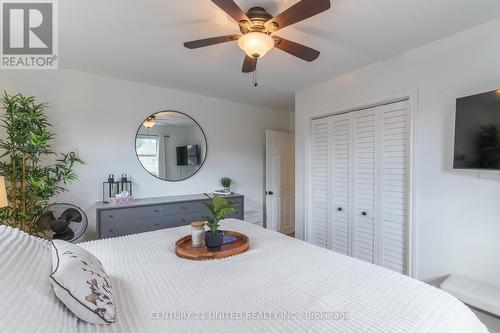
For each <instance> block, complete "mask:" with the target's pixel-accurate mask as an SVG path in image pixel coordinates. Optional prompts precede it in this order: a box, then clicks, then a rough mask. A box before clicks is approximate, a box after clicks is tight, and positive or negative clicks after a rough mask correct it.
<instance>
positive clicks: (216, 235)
mask: <svg viewBox="0 0 500 333" xmlns="http://www.w3.org/2000/svg"><path fill="white" fill-rule="evenodd" d="M206 206H207V207H208V209H209V210H210V212H211V213H212V216H211V217H209V218H208V219H207V227H208V228H209V229H210V230H208V231H207V232H205V245H206V246H207V248H208V250H209V251H212V252H213V251H219V250H220V247H221V246H222V244H223V242H224V233H223V232H222V231H221V230H218V229H219V222H220V220H223V219H224V218H225V217H226V216H227V215H230V214H233V213H234V212H235V210H234V208H233V206H234V203H233V202H232V201H229V200H227V199H225V198H222V197H220V196H214V197H213V198H212V203H209V204H206Z"/></svg>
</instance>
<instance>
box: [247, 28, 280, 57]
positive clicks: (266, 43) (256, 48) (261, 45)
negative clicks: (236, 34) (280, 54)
mask: <svg viewBox="0 0 500 333" xmlns="http://www.w3.org/2000/svg"><path fill="white" fill-rule="evenodd" d="M238 45H239V47H240V48H241V49H242V50H243V51H244V52H245V53H246V55H247V56H249V57H250V58H254V59H258V58H262V57H263V56H265V55H266V53H267V52H269V51H270V50H271V49H272V48H273V47H274V39H273V38H272V37H271V36H269V35H268V34H265V33H262V32H249V33H247V34H244V35H243V36H241V38H240V39H238Z"/></svg>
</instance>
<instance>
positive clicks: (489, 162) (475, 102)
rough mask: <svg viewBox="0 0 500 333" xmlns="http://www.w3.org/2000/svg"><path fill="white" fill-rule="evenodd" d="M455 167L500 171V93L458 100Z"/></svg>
mask: <svg viewBox="0 0 500 333" xmlns="http://www.w3.org/2000/svg"><path fill="white" fill-rule="evenodd" d="M453 168H455V169H476V170H500V90H496V91H492V92H488V93H484V94H479V95H474V96H469V97H463V98H459V99H457V110H456V119H455V150H454V161H453Z"/></svg>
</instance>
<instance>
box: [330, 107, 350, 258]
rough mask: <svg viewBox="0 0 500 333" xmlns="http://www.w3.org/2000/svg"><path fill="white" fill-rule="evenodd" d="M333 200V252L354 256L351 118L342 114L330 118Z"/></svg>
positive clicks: (331, 235) (331, 246)
mask: <svg viewBox="0 0 500 333" xmlns="http://www.w3.org/2000/svg"><path fill="white" fill-rule="evenodd" d="M330 133H331V134H330V142H331V145H330V165H331V167H330V174H331V179H330V189H331V191H330V197H331V200H330V202H331V204H330V207H331V210H330V212H331V214H330V216H331V220H330V222H329V225H331V226H332V228H331V233H332V234H330V235H329V236H330V239H331V240H332V242H331V245H330V246H329V248H330V249H332V250H335V251H336V252H339V253H342V254H345V255H350V254H351V233H352V230H351V224H350V223H349V219H350V216H351V207H352V205H351V193H352V189H351V179H352V178H351V165H352V154H351V150H352V147H351V146H352V138H351V136H352V129H351V115H350V114H342V115H338V116H333V117H331V118H330Z"/></svg>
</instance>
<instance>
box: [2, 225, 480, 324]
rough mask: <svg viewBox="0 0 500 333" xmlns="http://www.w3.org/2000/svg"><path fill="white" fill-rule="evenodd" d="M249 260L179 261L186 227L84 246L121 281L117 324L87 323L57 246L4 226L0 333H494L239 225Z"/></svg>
mask: <svg viewBox="0 0 500 333" xmlns="http://www.w3.org/2000/svg"><path fill="white" fill-rule="evenodd" d="M222 228H223V229H231V230H236V231H239V232H243V233H245V234H247V235H248V236H249V237H250V240H251V248H250V250H249V251H248V252H246V253H244V254H241V255H238V256H234V257H229V258H226V259H222V260H213V261H189V260H185V259H180V258H178V257H177V256H176V255H175V254H174V247H175V245H174V244H175V241H176V240H177V239H178V238H180V237H182V236H184V235H185V234H187V233H188V231H189V229H188V227H178V228H172V229H165V230H160V231H153V232H148V233H143V234H136V235H130V236H125V237H119V238H113V239H106V240H98V241H91V242H86V243H82V244H81V246H82V247H84V248H85V249H87V250H88V251H90V252H91V253H93V254H94V255H96V256H97V257H98V258H99V259H100V260H101V262H102V264H103V265H104V267H105V269H106V270H107V272H108V274H109V275H110V276H111V279H112V285H113V294H114V298H115V304H116V319H117V321H116V323H114V324H111V325H104V326H103V325H92V324H87V323H85V322H82V321H80V320H77V318H76V317H75V316H74V315H73V314H72V313H71V312H69V311H68V310H67V309H66V308H65V307H64V305H63V304H62V303H60V302H59V301H58V299H57V298H56V297H55V295H54V292H53V290H52V286H51V283H50V282H49V279H48V276H49V274H50V270H51V268H50V250H49V243H48V242H47V241H43V240H40V239H37V238H34V237H31V236H27V235H26V234H24V233H22V232H20V231H19V230H17V229H12V228H10V227H6V226H0V262H1V265H0V299H1V300H2V301H1V302H0V313H1V316H0V332H23V333H28V332H51V333H57V332H64V333H68V332H88V333H92V332H117V333H118V332H120V333H126V332H202V331H203V332H356V333H357V332H432V333H438V332H487V329H486V328H485V326H483V324H481V322H480V321H479V320H478V319H477V318H476V317H475V315H474V314H473V313H472V312H471V311H470V310H469V309H468V308H467V307H466V306H465V305H464V304H463V303H461V302H459V301H458V300H457V299H456V298H454V297H453V296H451V295H449V294H447V293H445V292H443V291H441V290H439V289H436V288H434V287H432V286H429V285H427V284H425V283H422V282H419V281H417V280H414V279H411V278H408V277H406V276H403V275H400V274H397V273H394V272H391V271H389V270H386V269H384V268H381V267H377V266H375V265H370V264H367V263H364V262H361V261H358V260H356V259H353V258H350V257H346V256H344V255H341V254H337V253H334V252H331V251H329V250H325V249H322V248H319V247H316V246H314V245H311V244H308V243H305V242H303V241H300V240H296V239H293V238H290V237H288V236H284V235H281V234H278V233H276V232H273V231H269V230H266V229H262V228H260V227H257V226H253V225H251V224H248V223H245V222H242V221H238V220H225V221H223V222H222Z"/></svg>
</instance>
